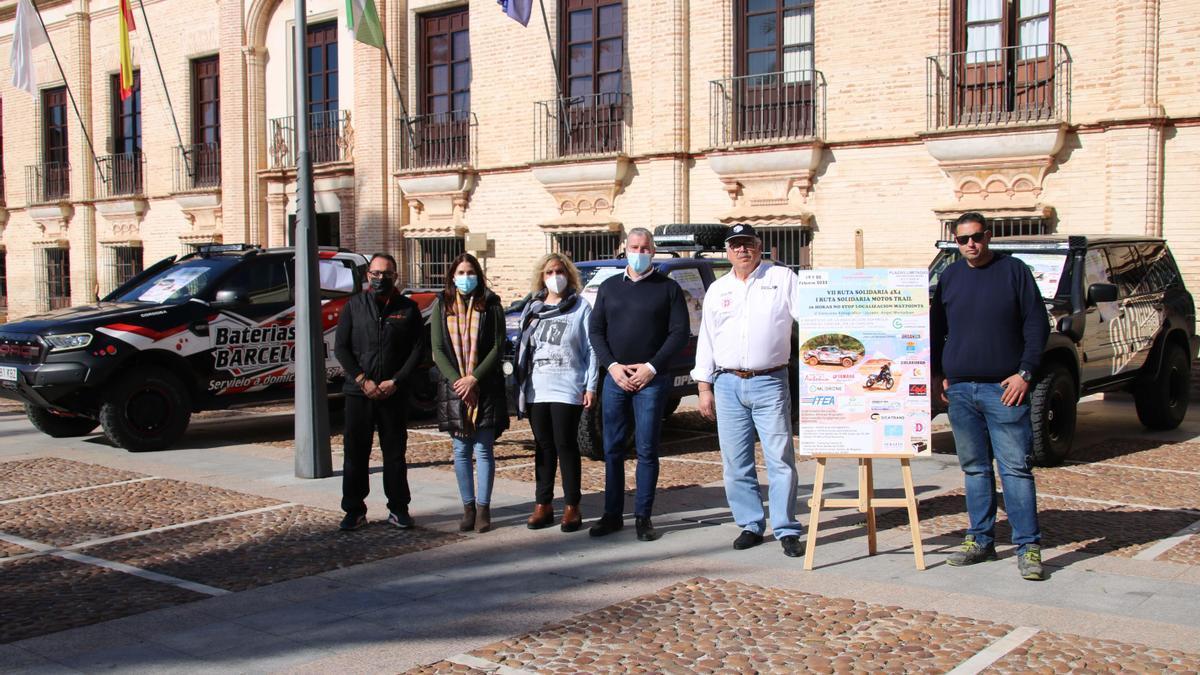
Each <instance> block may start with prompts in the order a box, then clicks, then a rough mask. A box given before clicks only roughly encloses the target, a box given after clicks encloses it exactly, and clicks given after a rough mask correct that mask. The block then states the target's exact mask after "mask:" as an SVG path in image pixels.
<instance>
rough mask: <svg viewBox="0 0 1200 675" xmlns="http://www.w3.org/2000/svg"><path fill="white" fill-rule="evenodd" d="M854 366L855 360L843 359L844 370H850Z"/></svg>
mask: <svg viewBox="0 0 1200 675" xmlns="http://www.w3.org/2000/svg"><path fill="white" fill-rule="evenodd" d="M852 365H854V359H852V358H848V357H847V358H844V359H842V367H843V368H849V367H850V366H852Z"/></svg>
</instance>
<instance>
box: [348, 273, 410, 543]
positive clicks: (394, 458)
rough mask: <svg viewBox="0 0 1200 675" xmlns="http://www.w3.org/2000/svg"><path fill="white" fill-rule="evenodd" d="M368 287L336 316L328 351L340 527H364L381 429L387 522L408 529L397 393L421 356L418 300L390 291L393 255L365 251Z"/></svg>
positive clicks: (401, 401)
mask: <svg viewBox="0 0 1200 675" xmlns="http://www.w3.org/2000/svg"><path fill="white" fill-rule="evenodd" d="M367 278H368V280H369V281H370V285H371V289H370V290H369V291H367V292H364V293H359V294H358V295H355V296H353V297H351V298H350V300H348V301H347V302H346V305H345V306H344V307H343V308H342V314H341V317H339V319H338V327H337V335H336V337H335V339H334V353H335V354H336V355H337V360H338V363H340V364H342V369H343V370H344V371H346V383H345V385H344V389H343V390H344V392H345V394H346V429H345V437H344V438H345V440H344V441H343V445H344V446H345V448H344V449H345V454H344V455H343V457H344V460H343V463H342V510H343V511H345V512H346V517H345V518H343V519H342V524H341V528H342V529H343V530H357V529H358V528H360V527H362V526H363V525H366V524H367V504H366V501H365V499H366V497H367V494H368V493H369V492H370V491H371V480H370V474H369V472H368V469H369V465H370V461H371V438H372V437H373V436H374V434H375V430H376V429H379V445H380V447H381V448H382V450H383V492H384V494H386V495H387V500H388V503H387V507H388V512H389V515H388V522H389V523H391V524H392V525H394V526H396V527H399V528H403V529H407V528H410V527H412V526H413V519H412V517H411V516H410V515H409V514H408V503H409V500H410V494H409V491H408V465H407V464H406V463H405V460H404V455H405V452H406V451H407V449H408V429H407V426H406V425H407V423H408V419H407V418H408V406H407V397H406V394H405V393H404V392H402V391H400V390H401V389H403V386H404V383H405V380H407V379H408V377H409V376H410V375H411V374H412V372H413V369H414V368H416V365H417V362H418V361H419V360H420V358H421V351H422V346H423V341H424V336H425V325H424V321H422V319H421V310H420V308H418V307H417V303H415V302H413V301H412V300H411V299H409V298H407V297H405V296H404V295H403V294H401V293H400V291H398V290H396V259H395V258H393V257H392V256H390V255H388V254H386V253H376V254H375V255H373V256H371V264H370V267H369V268H368V272H367Z"/></svg>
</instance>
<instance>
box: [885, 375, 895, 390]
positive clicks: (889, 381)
mask: <svg viewBox="0 0 1200 675" xmlns="http://www.w3.org/2000/svg"><path fill="white" fill-rule="evenodd" d="M894 386H896V381H895V380H893V379H892V378H890V377H889V378H888V379H886V380H884V381H883V388H884V389H891V388H892V387H894Z"/></svg>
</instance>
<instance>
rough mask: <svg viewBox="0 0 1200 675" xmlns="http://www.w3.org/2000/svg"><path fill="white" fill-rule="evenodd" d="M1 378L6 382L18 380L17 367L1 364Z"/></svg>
mask: <svg viewBox="0 0 1200 675" xmlns="http://www.w3.org/2000/svg"><path fill="white" fill-rule="evenodd" d="M0 380H3V381H5V382H16V381H17V369H16V368H13V367H12V366H0Z"/></svg>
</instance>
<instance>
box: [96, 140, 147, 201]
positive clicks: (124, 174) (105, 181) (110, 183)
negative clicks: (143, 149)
mask: <svg viewBox="0 0 1200 675" xmlns="http://www.w3.org/2000/svg"><path fill="white" fill-rule="evenodd" d="M96 164H97V166H96V170H97V172H98V174H97V176H96V182H97V184H98V185H97V189H96V197H98V198H100V199H104V198H106V197H128V196H132V195H142V194H145V189H144V186H143V177H144V176H145V174H146V157H145V155H143V154H142V153H140V152H124V153H121V154H119V155H101V156H99V157H97V158H96Z"/></svg>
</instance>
